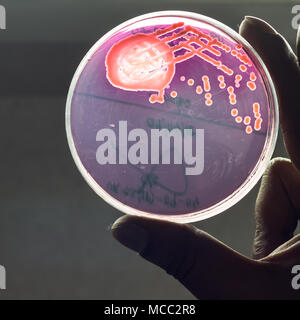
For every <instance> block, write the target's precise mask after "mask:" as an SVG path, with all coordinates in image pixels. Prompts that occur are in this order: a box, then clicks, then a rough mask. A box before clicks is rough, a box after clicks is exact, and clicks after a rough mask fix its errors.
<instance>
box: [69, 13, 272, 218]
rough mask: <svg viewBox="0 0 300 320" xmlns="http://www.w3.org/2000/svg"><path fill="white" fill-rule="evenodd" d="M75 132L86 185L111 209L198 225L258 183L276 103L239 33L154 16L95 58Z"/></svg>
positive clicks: (95, 50) (77, 104)
mask: <svg viewBox="0 0 300 320" xmlns="http://www.w3.org/2000/svg"><path fill="white" fill-rule="evenodd" d="M66 129H67V136H68V142H69V145H70V148H71V152H72V155H73V157H74V160H75V162H76V165H77V167H78V168H79V170H80V172H81V174H82V175H83V177H84V178H85V180H86V181H87V182H88V184H89V185H90V186H91V187H92V188H93V189H94V191H95V192H96V193H97V194H98V195H99V196H101V197H102V198H103V199H104V200H105V201H107V202H108V203H109V204H111V205H112V206H114V207H115V208H117V209H119V210H121V211H123V212H125V213H127V214H133V215H140V216H147V217H152V218H156V219H163V220H170V221H174V222H180V223H183V222H193V221H198V220H202V219H205V218H208V217H211V216H213V215H216V214H218V213H220V212H222V211H224V210H226V209H228V208H229V207H231V206H232V205H234V204H235V203H236V202H238V201H239V200H240V199H241V198H243V197H244V196H245V195H246V194H247V193H248V192H249V191H250V189H251V188H252V187H253V186H254V185H255V184H256V183H257V181H258V180H259V178H260V177H261V175H262V173H263V171H264V169H265V167H266V165H267V162H268V161H269V160H270V158H271V155H272V153H273V150H274V145H275V142H276V138H277V131H278V111H277V100H276V94H275V91H274V86H273V83H272V80H271V78H270V76H269V73H268V71H267V69H266V67H265V66H264V64H263V62H262V60H261V59H260V57H259V56H258V55H257V53H256V52H255V51H254V50H253V48H252V47H251V46H250V45H249V44H248V43H247V42H246V41H245V40H244V39H243V38H242V37H241V36H240V35H239V34H237V33H236V32H235V31H233V30H232V29H230V28H229V27H227V26H225V25H223V24H222V23H220V22H218V21H216V20H213V19H211V18H208V17H205V16H202V15H199V14H195V13H190V12H182V11H163V12H155V13H151V14H146V15H143V16H139V17H137V18H134V19H131V20H129V21H127V22H125V23H123V24H121V25H119V26H118V27H116V28H114V29H113V30H111V31H110V32H108V33H107V34H106V35H104V36H103V37H102V38H101V39H100V40H99V41H98V42H97V43H96V44H95V45H94V46H93V47H92V48H91V49H90V51H89V52H88V53H87V55H86V56H85V57H84V59H83V60H82V62H81V64H80V65H79V67H78V69H77V71H76V73H75V75H74V78H73V81H72V83H71V86H70V90H69V94H68V99H67V107H66ZM160 136H161V137H160Z"/></svg>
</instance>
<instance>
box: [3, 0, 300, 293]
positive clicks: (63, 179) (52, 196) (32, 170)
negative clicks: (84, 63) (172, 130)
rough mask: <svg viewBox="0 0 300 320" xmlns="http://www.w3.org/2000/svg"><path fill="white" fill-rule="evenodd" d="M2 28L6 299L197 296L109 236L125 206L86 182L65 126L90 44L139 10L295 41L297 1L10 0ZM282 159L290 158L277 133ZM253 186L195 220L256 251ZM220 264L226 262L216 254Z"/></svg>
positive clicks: (222, 237) (248, 251)
mask: <svg viewBox="0 0 300 320" xmlns="http://www.w3.org/2000/svg"><path fill="white" fill-rule="evenodd" d="M1 4H3V5H5V7H6V10H7V30H5V31H3V30H0V58H1V59H0V92H1V95H0V123H1V125H0V137H1V157H0V163H1V166H0V199H1V201H0V264H1V265H4V266H5V267H6V270H7V290H5V291H1V290H0V299H8V298H15V299H45V298H46V299H54V298H56V299H61V298H69V299H88V298H90V299H114V298H115V299H161V298H166V299H185V298H192V295H191V294H190V293H189V292H187V291H186V290H185V289H184V288H183V287H182V286H181V285H180V284H178V283H177V282H176V281H174V280H173V279H171V278H169V276H167V274H165V272H163V271H162V270H160V269H159V268H157V267H155V266H153V265H151V264H149V263H148V262H145V261H143V260H142V259H140V258H139V257H138V256H137V255H136V254H135V253H133V252H131V251H129V250H128V249H126V248H124V247H122V246H121V245H120V244H119V243H117V242H116V241H114V240H113V238H112V237H111V234H110V232H109V226H110V225H111V224H112V223H113V221H114V220H115V219H116V218H117V217H118V216H120V213H119V212H117V211H116V210H114V209H113V208H111V207H109V206H108V205H107V204H106V203H104V201H102V200H101V199H100V198H99V197H97V196H96V194H95V193H94V192H93V191H92V190H91V189H90V188H89V187H88V185H87V184H86V183H85V181H84V180H83V178H82V177H81V175H80V174H79V172H78V171H77V169H76V168H75V165H74V162H73V160H72V158H71V155H70V152H69V150H68V146H67V141H66V137H65V129H64V111H65V110H64V108H65V99H66V93H67V89H68V86H69V83H70V81H71V78H72V75H73V73H74V71H75V68H76V67H77V65H78V63H79V62H80V60H81V59H82V58H83V56H84V54H85V53H86V51H87V50H88V49H89V48H90V46H91V45H92V44H93V43H94V42H95V41H96V40H97V39H98V38H99V37H100V36H102V35H103V34H104V33H105V32H107V31H108V30H109V29H110V28H112V27H114V26H116V25H118V24H119V23H121V22H123V21H125V20H127V19H129V18H132V17H134V16H136V15H139V14H143V13H147V12H151V11H157V10H165V9H183V10H186V11H194V12H198V13H201V14H204V15H208V16H210V17H213V18H215V19H217V20H220V21H222V22H224V23H225V24H227V25H229V26H231V27H232V28H234V29H236V30H237V28H238V24H239V23H240V22H241V20H242V19H243V17H244V15H255V16H258V17H261V18H263V19H265V20H267V21H269V22H270V23H271V24H272V25H274V27H276V28H277V29H278V30H279V31H280V32H281V33H282V34H283V35H284V36H286V38H287V39H288V41H289V42H290V44H291V45H292V46H293V47H294V40H295V36H296V31H295V30H293V29H292V27H291V19H292V17H293V15H292V14H291V8H292V6H293V4H295V3H294V2H290V1H200V0H184V1H183V0H182V1H179V0H173V1H172V0H146V1H142V0H140V1H138V0H135V1H131V0H130V1H126V0H123V1H121V0H118V1H116V0H111V1H103V0H97V1H92V0H89V1H87V0H85V1H83V0H82V1H77V0H76V1H68V0H55V1H54V0H48V1H40V0H26V1H23V0H19V1H18V0H9V1H1ZM275 155H277V156H284V155H285V151H284V148H283V143H282V139H281V137H280V138H279V140H278V144H277V148H276V152H275ZM257 189H258V186H256V187H255V188H254V190H253V191H251V192H250V193H249V194H248V195H247V196H246V197H245V198H244V199H243V200H242V201H241V202H240V203H238V204H237V205H235V206H234V207H233V208H231V209H230V210H228V211H227V212H226V213H223V214H221V215H218V216H216V217H213V218H211V219H209V220H207V221H203V222H199V223H196V224H195V225H197V226H198V227H199V228H202V229H204V230H206V231H207V232H209V233H211V234H212V235H213V236H215V237H217V238H218V239H220V240H222V241H224V242H225V243H227V244H228V245H230V246H232V247H233V248H234V249H236V250H237V251H239V252H241V253H243V254H245V255H247V256H249V255H250V254H251V243H252V240H253V233H254V219H253V208H254V201H255V196H256V193H257ZM220 263H222V262H221V261H220Z"/></svg>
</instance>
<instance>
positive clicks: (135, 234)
mask: <svg viewBox="0 0 300 320" xmlns="http://www.w3.org/2000/svg"><path fill="white" fill-rule="evenodd" d="M111 232H112V235H113V237H114V238H115V239H116V240H117V241H119V242H120V243H121V244H123V245H124V246H125V247H127V248H129V249H131V250H133V251H136V252H138V253H140V252H141V251H143V249H144V248H145V247H146V246H147V244H148V240H149V239H148V238H149V237H148V233H147V230H146V229H145V228H143V227H142V226H141V225H140V224H139V223H138V220H136V219H134V217H131V216H128V215H126V216H122V217H120V218H119V219H117V220H116V221H115V222H114V224H113V225H112V227H111Z"/></svg>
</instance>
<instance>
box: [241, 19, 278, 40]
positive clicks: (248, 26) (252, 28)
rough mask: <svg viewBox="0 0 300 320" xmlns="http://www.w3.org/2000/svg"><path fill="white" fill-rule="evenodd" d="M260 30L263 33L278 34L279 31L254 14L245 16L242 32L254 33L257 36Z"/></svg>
mask: <svg viewBox="0 0 300 320" xmlns="http://www.w3.org/2000/svg"><path fill="white" fill-rule="evenodd" d="M258 30H259V31H260V32H261V33H267V34H277V31H276V30H275V29H274V28H273V27H272V26H271V25H270V24H269V23H267V22H266V21H264V20H263V19H260V18H258V17H253V16H245V18H244V20H243V21H242V23H241V25H240V28H239V32H240V33H241V34H248V33H254V35H255V36H257V31H258Z"/></svg>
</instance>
